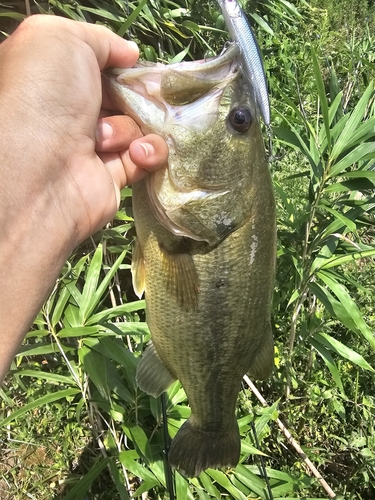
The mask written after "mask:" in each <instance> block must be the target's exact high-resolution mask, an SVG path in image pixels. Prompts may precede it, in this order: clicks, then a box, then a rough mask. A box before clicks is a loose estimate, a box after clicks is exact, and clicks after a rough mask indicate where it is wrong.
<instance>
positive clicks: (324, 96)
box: [311, 48, 331, 149]
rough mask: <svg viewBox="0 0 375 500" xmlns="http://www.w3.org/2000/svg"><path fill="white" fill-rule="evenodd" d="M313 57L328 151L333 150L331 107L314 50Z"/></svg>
mask: <svg viewBox="0 0 375 500" xmlns="http://www.w3.org/2000/svg"><path fill="white" fill-rule="evenodd" d="M311 55H312V60H313V68H314V75H315V83H316V86H317V89H318V95H319V99H320V105H321V109H322V115H323V123H324V128H325V132H326V138H327V145H328V149H331V129H330V119H329V107H328V100H327V94H326V90H325V87H324V82H323V78H322V73H321V71H320V67H319V62H318V59H317V57H316V54H315V51H314V49H313V48H312V49H311Z"/></svg>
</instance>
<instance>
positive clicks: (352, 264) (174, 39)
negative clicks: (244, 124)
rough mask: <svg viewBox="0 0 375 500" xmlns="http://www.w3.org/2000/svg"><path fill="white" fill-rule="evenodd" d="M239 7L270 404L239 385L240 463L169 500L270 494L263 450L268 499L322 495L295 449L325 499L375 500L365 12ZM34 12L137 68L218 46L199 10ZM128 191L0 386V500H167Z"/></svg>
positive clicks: (106, 1)
mask: <svg viewBox="0 0 375 500" xmlns="http://www.w3.org/2000/svg"><path fill="white" fill-rule="evenodd" d="M244 7H245V9H246V11H247V13H248V14H249V17H250V18H251V19H252V24H253V25H254V26H255V28H256V31H257V36H258V40H259V42H260V45H261V47H262V49H263V53H264V60H265V66H266V70H267V74H268V78H269V84H270V92H271V104H272V115H273V119H272V131H271V140H270V143H269V154H270V160H271V161H270V168H271V170H272V173H273V179H274V185H275V191H276V194H277V205H278V228H279V245H278V271H277V282H276V287H275V295H274V309H273V324H274V335H275V340H276V351H275V363H276V367H275V372H274V375H273V377H272V378H271V379H270V380H269V381H267V382H266V383H264V384H263V385H262V386H259V387H258V389H259V390H260V392H261V394H262V395H263V397H264V398H265V400H266V401H267V406H265V405H263V404H262V403H261V402H260V401H259V400H258V399H257V398H256V397H255V396H254V394H253V393H252V391H251V390H250V387H249V386H247V385H244V388H243V391H242V393H241V394H240V398H239V404H238V419H239V425H240V430H241V436H242V457H241V464H240V465H239V466H238V467H237V468H236V469H235V470H230V471H228V472H226V473H224V472H222V471H210V470H209V471H207V473H203V474H202V475H201V476H200V478H199V479H194V480H191V481H187V480H186V479H185V478H184V477H182V476H181V475H180V474H178V473H174V475H173V483H174V486H175V492H176V496H177V499H178V500H185V499H187V498H189V499H190V498H201V499H209V498H211V497H216V498H220V497H221V496H227V497H228V498H235V499H245V498H263V499H268V498H271V496H270V494H269V489H268V488H267V484H266V481H265V478H264V476H263V475H262V474H261V473H260V470H261V467H260V465H261V462H260V461H259V457H260V451H258V450H259V449H260V450H261V452H262V453H264V454H265V455H264V457H263V462H264V463H265V465H266V470H267V477H268V478H269V484H270V488H271V491H272V497H273V498H274V499H276V498H280V499H281V498H288V499H290V500H292V499H294V498H295V499H297V498H316V499H318V498H326V497H327V496H328V493H327V491H328V488H327V487H326V489H324V487H323V486H322V485H321V484H320V483H319V481H318V480H317V479H316V477H315V476H314V474H313V473H312V470H311V467H310V466H309V465H307V464H306V462H305V460H304V453H305V454H306V456H307V457H308V458H309V459H310V460H311V462H313V464H314V465H315V467H316V468H317V469H318V471H319V473H320V474H321V476H322V477H323V478H324V479H325V481H326V482H327V483H328V485H329V487H330V488H331V489H332V490H333V491H334V493H335V494H336V495H337V497H336V498H345V499H348V500H351V499H373V498H375V432H374V428H373V420H374V418H375V394H374V389H373V388H374V385H375V370H374V362H375V336H374V328H375V305H374V300H375V266H374V261H373V256H374V255H375V244H374V236H375V226H374V214H375V196H374V185H375V166H374V160H373V159H374V157H375V102H374V91H373V80H374V72H375V70H374V59H375V37H374V35H373V33H374V27H375V2H373V1H367V2H366V1H361V2H358V1H357V0H324V1H323V0H311V1H305V0H294V1H291V2H288V1H286V0H259V1H254V2H251V1H248V2H244ZM32 12H34V13H35V12H43V13H49V14H55V15H64V16H67V17H71V18H74V19H81V20H85V21H88V22H97V23H105V24H106V25H108V26H109V27H110V28H111V29H113V30H115V31H116V32H118V33H120V34H121V35H128V36H129V35H130V36H131V37H132V38H133V39H134V40H136V41H137V42H138V43H139V44H140V46H141V49H142V54H143V57H144V58H146V59H148V60H161V61H164V62H170V61H171V60H180V59H182V58H185V59H189V58H193V59H195V58H198V57H202V56H203V55H205V54H211V53H217V52H218V51H219V50H220V48H221V47H222V45H223V43H224V41H225V40H226V35H225V33H224V32H223V29H224V23H223V19H222V16H221V14H220V13H219V9H218V6H217V5H216V2H214V1H213V0H212V1H210V2H208V1H198V0H176V1H174V2H172V1H169V0H149V1H146V0H141V1H139V2H138V1H134V2H130V1H129V2H125V3H123V2H118V1H116V0H83V1H82V2H81V3H77V2H75V1H74V2H73V1H62V2H60V1H59V0H50V1H49V2H48V3H38V2H35V3H34V4H33V5H32ZM24 14H25V10H24V5H23V4H21V3H20V2H17V1H15V2H6V3H5V4H4V3H3V4H2V5H1V6H0V29H1V30H2V31H3V34H4V36H6V33H9V31H10V30H11V29H12V28H13V27H14V26H15V25H13V24H12V23H13V22H14V23H16V22H18V21H19V20H21V19H22V17H23V16H24ZM186 47H188V48H187V49H186ZM265 135H266V131H265ZM130 196H131V191H130V189H125V190H124V192H123V203H122V206H121V209H120V210H119V212H118V214H117V216H116V219H115V220H114V221H113V223H112V224H111V225H109V226H108V227H107V228H105V229H103V230H102V231H101V232H100V233H98V234H96V235H95V236H94V237H93V238H92V239H91V240H90V241H86V242H85V243H84V244H83V245H82V246H81V247H80V248H78V249H77V250H76V252H75V253H74V255H72V257H71V259H70V261H69V262H68V263H67V264H66V266H65V268H64V270H63V272H62V275H61V278H60V280H59V281H58V283H57V284H56V287H55V289H54V290H53V292H52V294H51V296H50V298H49V299H48V301H47V302H46V304H45V306H44V307H43V309H42V311H41V312H40V314H39V316H38V318H37V319H36V321H35V324H34V326H33V328H32V329H31V331H30V333H29V334H28V336H27V339H26V341H25V343H24V345H23V346H22V348H21V350H20V352H19V355H18V356H17V358H16V360H15V362H14V364H13V366H12V371H11V373H10V374H9V376H8V378H7V380H6V382H5V384H4V385H3V388H2V389H1V390H0V397H1V411H0V415H1V418H2V420H0V439H1V441H0V448H1V452H2V453H1V455H2V459H1V463H0V499H1V500H7V499H11V498H12V499H13V498H14V499H24V498H37V499H38V500H42V499H50V498H52V497H53V498H61V499H66V500H68V499H77V500H79V499H84V498H90V499H94V498H95V499H103V500H109V499H117V498H119V499H127V498H129V496H130V495H134V496H140V495H143V498H168V495H169V493H168V488H167V486H168V484H167V482H168V475H167V476H166V475H165V469H164V452H163V450H164V449H165V432H164V428H163V421H164V419H163V412H162V406H161V402H160V401H159V400H155V399H153V398H150V397H148V396H146V395H145V394H143V393H141V392H140V391H139V390H138V389H137V388H136V386H135V380H134V374H135V366H136V362H137V358H138V356H139V354H140V352H141V351H142V349H143V346H144V344H145V343H146V342H147V340H148V338H149V332H148V329H147V325H146V324H145V322H144V302H143V301H136V299H135V296H134V294H133V292H132V287H131V280H130V273H129V263H130V259H131V242H132V240H133V237H134V230H133V226H132V218H131V209H130V207H131V203H130V200H131V198H130ZM222 307H225V304H223V305H222ZM166 409H167V416H168V430H169V434H170V435H171V436H173V435H174V434H175V433H176V431H177V429H178V428H179V427H180V425H181V424H182V422H183V421H184V420H185V419H186V418H187V417H188V415H189V408H188V406H187V401H186V398H185V394H184V392H183V390H182V389H181V387H180V385H179V383H176V384H174V385H173V387H171V388H170V390H169V391H168V393H167V397H166ZM278 418H279V419H280V420H281V421H283V422H284V424H285V425H286V427H287V428H288V429H289V430H290V432H291V433H292V435H293V437H294V439H295V440H296V441H297V442H298V443H299V444H300V446H301V447H302V450H300V452H297V451H296V449H295V448H294V447H293V446H292V444H291V442H290V440H287V439H286V437H285V435H284V434H283V433H282V432H281V431H280V428H279V426H278V425H277V423H278V422H277V419H278ZM253 427H255V430H256V436H257V439H256V438H255V437H254V433H253ZM258 441H259V443H258ZM257 448H258V450H257ZM166 470H167V469H166Z"/></svg>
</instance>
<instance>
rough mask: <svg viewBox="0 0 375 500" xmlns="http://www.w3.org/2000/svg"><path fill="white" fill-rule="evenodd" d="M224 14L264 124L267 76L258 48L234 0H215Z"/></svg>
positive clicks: (268, 113) (267, 117) (268, 119)
mask: <svg viewBox="0 0 375 500" xmlns="http://www.w3.org/2000/svg"><path fill="white" fill-rule="evenodd" d="M217 2H218V4H219V6H220V8H221V10H222V12H223V16H224V20H225V24H226V27H227V28H228V31H229V33H230V35H231V37H232V39H233V41H235V42H236V43H237V44H238V45H239V47H240V50H241V54H242V63H243V68H244V71H245V72H246V74H247V76H248V78H250V79H251V80H252V82H253V88H254V92H255V99H256V103H257V106H258V108H259V111H260V113H261V116H262V118H263V121H264V123H265V125H267V126H269V125H270V123H271V111H270V101H269V95H268V86H267V78H266V74H265V71H264V66H263V61H262V56H261V53H260V48H259V45H258V42H257V39H256V38H255V35H254V33H253V30H252V29H251V25H250V23H249V21H248V19H247V18H246V15H245V13H244V11H243V10H242V9H241V7H240V5H239V4H238V2H237V1H236V0H217Z"/></svg>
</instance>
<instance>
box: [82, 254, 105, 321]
mask: <svg viewBox="0 0 375 500" xmlns="http://www.w3.org/2000/svg"><path fill="white" fill-rule="evenodd" d="M102 262H103V246H102V245H98V247H97V249H96V250H95V252H94V255H93V257H92V259H91V262H90V263H89V265H88V270H87V274H86V280H85V285H84V287H83V291H82V300H81V303H80V310H79V312H80V315H79V317H80V322H81V324H82V325H84V324H85V322H86V319H87V317H88V315H89V312H90V311H91V310H92V299H93V297H94V294H95V292H96V290H97V287H98V283H99V278H100V273H101V270H102ZM95 305H96V304H95Z"/></svg>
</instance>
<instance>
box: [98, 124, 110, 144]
mask: <svg viewBox="0 0 375 500" xmlns="http://www.w3.org/2000/svg"><path fill="white" fill-rule="evenodd" d="M112 135H113V128H112V125H110V124H109V123H108V122H99V123H98V125H97V127H96V132H95V139H96V141H97V142H103V141H105V140H107V139H109V138H110V137H112Z"/></svg>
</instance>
